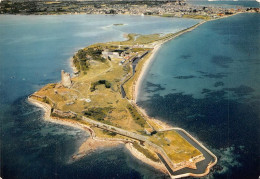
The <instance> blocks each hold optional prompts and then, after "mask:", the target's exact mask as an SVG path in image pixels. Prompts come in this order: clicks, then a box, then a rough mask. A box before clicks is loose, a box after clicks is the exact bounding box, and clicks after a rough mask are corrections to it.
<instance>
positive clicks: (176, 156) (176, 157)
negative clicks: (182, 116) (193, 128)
mask: <svg viewBox="0 0 260 179" xmlns="http://www.w3.org/2000/svg"><path fill="white" fill-rule="evenodd" d="M149 140H150V141H151V142H153V143H155V144H157V145H158V146H160V147H161V148H163V149H164V151H165V152H166V154H167V155H168V157H169V158H170V159H171V160H172V161H173V162H174V163H179V162H182V161H188V160H189V159H190V158H192V157H195V156H198V155H200V154H201V153H200V151H199V150H198V149H196V148H194V147H193V146H192V145H191V144H190V143H189V142H187V141H186V140H185V139H184V138H182V137H180V135H179V134H178V133H177V132H175V131H173V130H172V131H166V132H158V133H156V134H155V135H153V136H152V137H150V138H149Z"/></svg>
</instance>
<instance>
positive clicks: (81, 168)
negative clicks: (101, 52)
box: [0, 15, 199, 179]
mask: <svg viewBox="0 0 260 179" xmlns="http://www.w3.org/2000/svg"><path fill="white" fill-rule="evenodd" d="M197 22H199V21H198V20H191V19H185V20H182V19H178V18H176V19H175V18H163V19H162V18H159V17H141V16H103V15H61V16H10V15H1V16H0V37H1V38H0V126H1V127H0V134H1V137H0V143H1V145H0V149H1V155H0V167H1V170H0V176H1V177H2V178H4V179H7V178H158V177H165V175H164V174H162V173H161V172H159V171H157V170H155V169H153V168H152V167H150V166H148V165H145V164H143V163H142V162H140V161H138V160H136V159H135V158H133V157H132V156H131V155H130V154H129V153H128V152H127V150H126V149H125V148H124V147H123V146H119V147H117V148H114V149H111V150H105V151H104V150H101V151H99V152H97V153H93V154H90V155H88V156H86V157H84V158H83V159H82V160H79V161H77V162H73V163H69V161H70V157H71V156H72V154H73V153H75V152H76V150H77V148H78V147H79V146H80V144H81V143H82V142H83V141H84V140H86V139H87V138H88V134H86V133H84V132H82V131H80V130H78V129H74V128H70V127H66V126H61V125H57V124H53V123H49V122H46V121H44V120H43V118H42V117H43V116H42V115H43V112H42V111H41V110H40V109H39V108H38V107H35V106H33V105H31V104H29V103H28V102H27V100H26V98H27V96H28V95H30V94H32V93H33V92H34V91H36V90H38V89H39V88H41V87H42V86H44V85H45V84H47V83H51V82H57V81H59V80H60V70H61V69H64V70H66V71H71V69H70V67H69V58H71V57H72V56H73V54H74V53H75V51H77V50H78V49H79V48H81V47H85V46H87V45H90V44H93V43H95V42H106V41H115V40H123V34H125V33H129V32H131V33H141V34H150V33H168V32H176V31H178V30H181V29H184V28H187V27H189V26H192V25H194V24H195V23H197ZM115 23H124V24H125V26H113V24H115Z"/></svg>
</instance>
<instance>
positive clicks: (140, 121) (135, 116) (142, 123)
mask: <svg viewBox="0 0 260 179" xmlns="http://www.w3.org/2000/svg"><path fill="white" fill-rule="evenodd" d="M127 109H128V111H129V112H130V114H131V116H132V117H133V119H134V121H135V122H136V123H137V124H139V125H140V126H141V127H148V125H147V123H146V121H145V119H144V118H143V117H142V116H141V115H140V114H139V113H138V111H137V110H136V109H135V107H133V106H132V105H131V104H128V105H127Z"/></svg>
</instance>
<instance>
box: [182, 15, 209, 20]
mask: <svg viewBox="0 0 260 179" xmlns="http://www.w3.org/2000/svg"><path fill="white" fill-rule="evenodd" d="M182 17H183V18H192V19H203V20H210V19H211V17H210V16H206V15H187V14H185V15H183V16H182Z"/></svg>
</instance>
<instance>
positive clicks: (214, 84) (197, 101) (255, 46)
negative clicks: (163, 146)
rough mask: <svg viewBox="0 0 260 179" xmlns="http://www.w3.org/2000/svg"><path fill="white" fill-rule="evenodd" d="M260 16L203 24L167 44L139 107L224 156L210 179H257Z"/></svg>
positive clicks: (143, 87)
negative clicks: (185, 131) (186, 131)
mask: <svg viewBox="0 0 260 179" xmlns="http://www.w3.org/2000/svg"><path fill="white" fill-rule="evenodd" d="M259 42H260V14H256V13H255V14H240V15H236V16H232V17H229V18H225V19H221V20H216V21H211V22H207V23H204V24H203V25H201V26H199V27H198V28H196V29H195V30H193V31H192V32H189V33H187V34H184V35H182V36H180V37H178V38H176V39H174V40H172V41H170V42H168V43H166V44H164V45H163V46H162V48H161V49H160V50H159V52H158V54H157V55H156V57H155V58H154V60H153V62H152V64H151V66H150V68H149V71H148V72H147V73H146V75H145V78H144V80H143V82H142V85H141V88H140V93H139V96H138V103H139V105H141V106H142V107H143V108H145V109H146V110H147V112H148V114H149V115H150V116H152V117H155V118H158V119H160V120H163V121H166V122H168V123H170V124H172V125H174V126H178V127H182V128H184V129H186V130H188V131H189V132H191V133H192V135H194V136H195V137H197V138H198V139H199V140H200V141H202V143H203V144H205V145H206V146H207V147H209V148H210V149H211V150H212V151H213V153H215V154H216V155H217V157H218V158H219V162H218V164H217V167H214V172H212V173H211V174H210V178H243V179H244V178H258V176H259V174H260V170H259V155H260V151H259V147H260V146H259V143H260V138H259V136H260V135H259V126H260V78H259V76H260V59H259V57H260V46H259V45H260V44H259Z"/></svg>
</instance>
